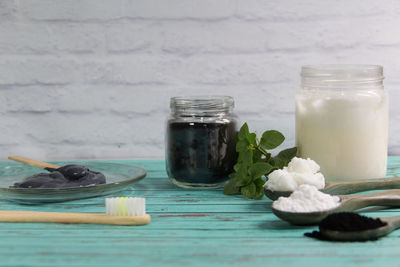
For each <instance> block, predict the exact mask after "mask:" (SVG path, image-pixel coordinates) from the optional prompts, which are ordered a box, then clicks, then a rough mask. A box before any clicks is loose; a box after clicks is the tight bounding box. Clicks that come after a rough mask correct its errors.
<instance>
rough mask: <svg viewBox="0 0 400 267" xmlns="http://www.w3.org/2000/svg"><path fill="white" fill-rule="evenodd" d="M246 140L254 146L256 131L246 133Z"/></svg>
mask: <svg viewBox="0 0 400 267" xmlns="http://www.w3.org/2000/svg"><path fill="white" fill-rule="evenodd" d="M247 140H248V141H249V144H250V145H253V146H256V145H257V135H256V133H250V134H249V135H248V138H247Z"/></svg>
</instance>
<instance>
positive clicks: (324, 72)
mask: <svg viewBox="0 0 400 267" xmlns="http://www.w3.org/2000/svg"><path fill="white" fill-rule="evenodd" d="M387 139H388V96H387V93H386V91H385V90H384V89H383V68H382V67H381V66H375V65H319V66H304V67H303V68H302V88H301V89H300V90H299V91H298V93H297V96H296V143H297V146H298V149H299V156H301V157H303V158H307V157H310V158H312V159H313V160H315V161H316V162H317V163H318V164H319V165H320V166H321V172H322V173H323V174H324V175H325V177H326V178H327V180H328V181H345V180H359V179H370V178H381V177H384V176H385V175H386V162H387Z"/></svg>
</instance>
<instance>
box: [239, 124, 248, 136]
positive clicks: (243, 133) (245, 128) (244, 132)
mask: <svg viewBox="0 0 400 267" xmlns="http://www.w3.org/2000/svg"><path fill="white" fill-rule="evenodd" d="M249 134H250V132H249V126H247V123H245V124H243V126H242V127H241V128H240V130H239V134H238V139H239V140H247V136H248V135H249Z"/></svg>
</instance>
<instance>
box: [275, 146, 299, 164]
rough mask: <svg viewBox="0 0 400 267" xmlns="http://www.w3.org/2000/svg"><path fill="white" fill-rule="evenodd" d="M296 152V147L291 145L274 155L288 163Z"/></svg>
mask: <svg viewBox="0 0 400 267" xmlns="http://www.w3.org/2000/svg"><path fill="white" fill-rule="evenodd" d="M296 154H297V147H292V148H288V149H285V150H282V151H281V152H279V153H278V155H276V157H278V158H281V159H283V160H285V161H286V162H287V163H289V162H290V161H291V160H292V159H293V158H294V157H295V156H296Z"/></svg>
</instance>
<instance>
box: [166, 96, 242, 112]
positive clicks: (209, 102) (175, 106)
mask: <svg viewBox="0 0 400 267" xmlns="http://www.w3.org/2000/svg"><path fill="white" fill-rule="evenodd" d="M234 105H235V101H234V100H233V97H231V96H225V95H202V96H176V97H171V100H170V107H171V110H172V111H190V112H196V111H199V112H227V111H231V110H232V109H233V107H234Z"/></svg>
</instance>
